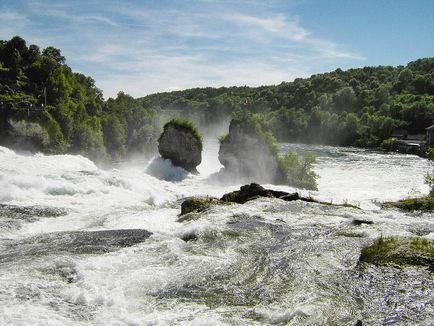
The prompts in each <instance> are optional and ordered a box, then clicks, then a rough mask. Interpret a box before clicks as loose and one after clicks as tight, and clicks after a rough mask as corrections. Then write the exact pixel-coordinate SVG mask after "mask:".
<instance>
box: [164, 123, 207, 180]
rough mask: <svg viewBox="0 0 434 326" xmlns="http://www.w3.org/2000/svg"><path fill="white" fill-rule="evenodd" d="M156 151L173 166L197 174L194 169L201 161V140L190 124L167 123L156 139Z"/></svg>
mask: <svg viewBox="0 0 434 326" xmlns="http://www.w3.org/2000/svg"><path fill="white" fill-rule="evenodd" d="M158 151H159V152H160V155H161V156H162V157H163V158H165V159H170V160H171V161H172V164H173V165H175V166H180V167H182V168H184V169H185V170H187V171H189V172H192V173H198V172H197V170H196V167H197V166H198V165H199V164H200V163H201V161H202V140H201V138H200V136H199V135H198V132H197V130H196V129H195V128H194V127H193V126H192V125H191V124H188V123H180V122H179V121H177V120H172V121H169V122H168V123H167V124H166V125H165V126H164V131H163V133H162V134H161V136H160V138H159V139H158Z"/></svg>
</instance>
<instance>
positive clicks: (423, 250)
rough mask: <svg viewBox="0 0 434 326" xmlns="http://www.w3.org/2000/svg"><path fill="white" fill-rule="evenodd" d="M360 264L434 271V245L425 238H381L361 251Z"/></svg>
mask: <svg viewBox="0 0 434 326" xmlns="http://www.w3.org/2000/svg"><path fill="white" fill-rule="evenodd" d="M359 261H360V262H364V263H369V264H374V265H393V266H399V267H403V266H427V267H428V268H429V269H430V270H431V271H432V270H434V244H433V241H431V240H428V239H426V238H420V237H413V238H396V237H383V236H381V237H380V238H379V239H377V240H376V241H375V242H374V244H372V245H370V246H368V247H365V248H363V249H362V253H361V255H360V258H359Z"/></svg>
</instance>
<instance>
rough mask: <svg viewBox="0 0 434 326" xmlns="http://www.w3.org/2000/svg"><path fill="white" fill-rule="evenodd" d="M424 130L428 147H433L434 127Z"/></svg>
mask: <svg viewBox="0 0 434 326" xmlns="http://www.w3.org/2000/svg"><path fill="white" fill-rule="evenodd" d="M425 130H426V142H427V144H428V145H429V146H434V125H432V126H430V127H428V128H426V129H425Z"/></svg>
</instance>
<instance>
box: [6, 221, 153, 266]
mask: <svg viewBox="0 0 434 326" xmlns="http://www.w3.org/2000/svg"><path fill="white" fill-rule="evenodd" d="M151 235H152V233H151V232H149V231H147V230H140V229H125V230H104V231H72V232H54V233H48V234H42V235H38V236H35V237H31V238H27V239H24V240H21V241H16V242H15V241H14V242H12V243H8V244H7V245H6V247H7V248H6V249H7V250H3V252H7V254H0V263H1V262H5V261H11V260H15V259H17V258H19V257H34V256H42V255H49V254H62V253H65V252H68V253H74V254H99V253H106V252H110V251H114V250H117V249H120V248H124V247H131V246H133V245H135V244H137V243H140V242H143V241H145V240H146V239H148V238H149V237H150V236H151Z"/></svg>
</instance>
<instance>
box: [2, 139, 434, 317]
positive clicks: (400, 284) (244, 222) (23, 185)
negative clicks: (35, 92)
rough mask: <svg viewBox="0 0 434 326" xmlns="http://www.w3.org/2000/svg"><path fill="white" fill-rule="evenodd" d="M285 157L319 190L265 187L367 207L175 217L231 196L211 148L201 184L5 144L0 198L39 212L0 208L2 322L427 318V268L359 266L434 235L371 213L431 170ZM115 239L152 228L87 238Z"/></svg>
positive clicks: (343, 153) (300, 148) (374, 158)
mask: <svg viewBox="0 0 434 326" xmlns="http://www.w3.org/2000/svg"><path fill="white" fill-rule="evenodd" d="M281 150H282V153H285V152H288V151H291V150H296V151H297V152H299V153H302V152H305V151H312V152H314V153H315V154H316V156H317V159H318V164H317V165H316V166H315V171H316V172H317V173H318V175H319V179H318V186H319V191H318V192H308V191H305V190H298V189H294V188H290V187H286V186H274V185H267V187H272V188H274V189H281V190H284V191H301V192H302V193H303V194H305V195H311V196H313V197H315V198H317V199H320V200H322V201H327V202H332V203H346V202H348V203H351V204H355V205H357V206H359V207H360V208H362V209H355V208H345V207H335V206H326V205H319V204H315V203H306V202H298V201H297V202H285V201H282V200H279V199H258V200H255V201H252V202H249V203H248V204H245V205H237V204H233V205H223V206H213V207H211V208H210V209H208V210H206V211H205V212H202V213H200V214H191V216H190V219H188V220H186V221H183V222H178V218H179V213H180V204H181V202H182V199H183V198H185V197H189V196H196V195H201V196H206V195H208V196H216V197H220V196H221V195H223V194H224V193H225V192H228V191H232V190H235V189H237V188H239V186H240V184H236V180H234V184H233V185H227V186H222V185H219V184H216V183H215V182H214V181H215V177H213V176H212V174H213V173H215V172H217V171H218V170H219V169H220V168H221V165H220V164H219V162H218V160H217V151H218V145H217V144H216V143H206V144H205V150H204V154H203V163H202V165H201V166H199V168H198V170H199V172H200V174H199V175H197V176H193V175H187V174H186V173H185V172H184V171H183V170H182V169H177V168H174V167H173V166H171V164H170V163H169V162H167V161H164V160H162V159H157V160H154V161H153V162H151V163H149V162H146V161H140V162H139V161H136V162H126V163H123V164H119V165H117V166H116V167H115V168H112V169H105V170H103V169H100V168H98V167H97V166H96V165H95V164H94V163H93V162H91V161H89V160H88V159H86V158H84V157H81V156H73V155H56V156H45V155H42V154H36V155H21V154H17V153H15V152H13V151H11V150H9V149H6V148H3V147H0V203H2V204H8V205H18V206H20V207H22V206H34V205H38V206H40V207H39V210H38V209H34V210H30V211H27V212H24V213H23V212H21V213H19V214H18V213H17V214H15V213H13V212H10V211H8V210H7V209H3V210H0V250H1V251H0V252H1V254H0V325H89V324H92V325H220V324H221V325H242V324H244V325H252V324H253V325H254V324H257V325H262V324H278V325H305V324H309V325H323V324H336V325H354V324H355V323H356V321H357V320H361V321H363V323H364V324H367V325H370V324H402V325H411V324H419V325H430V324H432V320H434V308H433V303H434V302H433V297H434V295H433V294H434V292H433V289H434V278H433V275H432V273H430V272H428V271H427V269H425V268H406V269H396V268H392V267H374V266H359V265H358V257H359V255H360V250H361V248H362V247H363V246H365V245H368V244H371V243H372V242H373V241H374V239H375V238H377V237H378V236H380V235H381V234H383V235H386V236H387V235H396V236H415V235H418V236H423V237H426V238H429V239H434V222H433V214H429V213H424V214H422V213H417V212H416V213H403V212H399V211H397V210H382V209H380V205H379V203H380V202H383V201H387V200H397V199H400V198H404V197H407V196H412V195H417V194H426V193H427V192H428V187H427V185H425V184H424V175H425V174H426V173H427V172H428V171H431V170H432V169H433V165H432V163H430V162H429V161H428V160H424V159H421V158H419V157H416V156H409V155H401V154H382V153H376V152H368V151H366V150H361V149H354V148H336V147H326V146H306V145H298V144H281ZM153 175H154V176H155V175H157V176H159V177H160V178H162V177H165V178H166V179H169V180H172V181H164V180H160V179H157V178H156V177H154V176H153ZM173 180H176V182H175V181H173ZM47 207H49V208H47ZM354 219H359V220H360V219H361V220H366V221H372V222H374V223H373V224H369V225H368V224H362V225H358V226H357V225H355V224H354V223H352V222H353V220H354ZM121 229H145V230H148V231H150V232H152V233H153V234H152V236H150V237H149V238H147V239H145V240H144V241H143V242H142V240H140V241H139V240H137V243H134V244H129V245H130V246H128V247H125V243H124V242H122V241H123V240H122V241H121V240H119V233H116V232H115V231H113V232H107V233H104V234H105V236H107V237H108V238H107V239H106V238H99V239H98V241H99V242H98V243H96V242H97V240H95V243H93V242H92V241H93V240H92V239H90V240H89V239H87V238H86V237H85V235H86V234H88V233H83V232H82V231H100V230H121ZM193 234H194V235H195V236H196V240H194V241H188V242H186V241H184V240H182V238H186V237H188V236H189V235H193ZM83 235H84V237H85V238H83Z"/></svg>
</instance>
